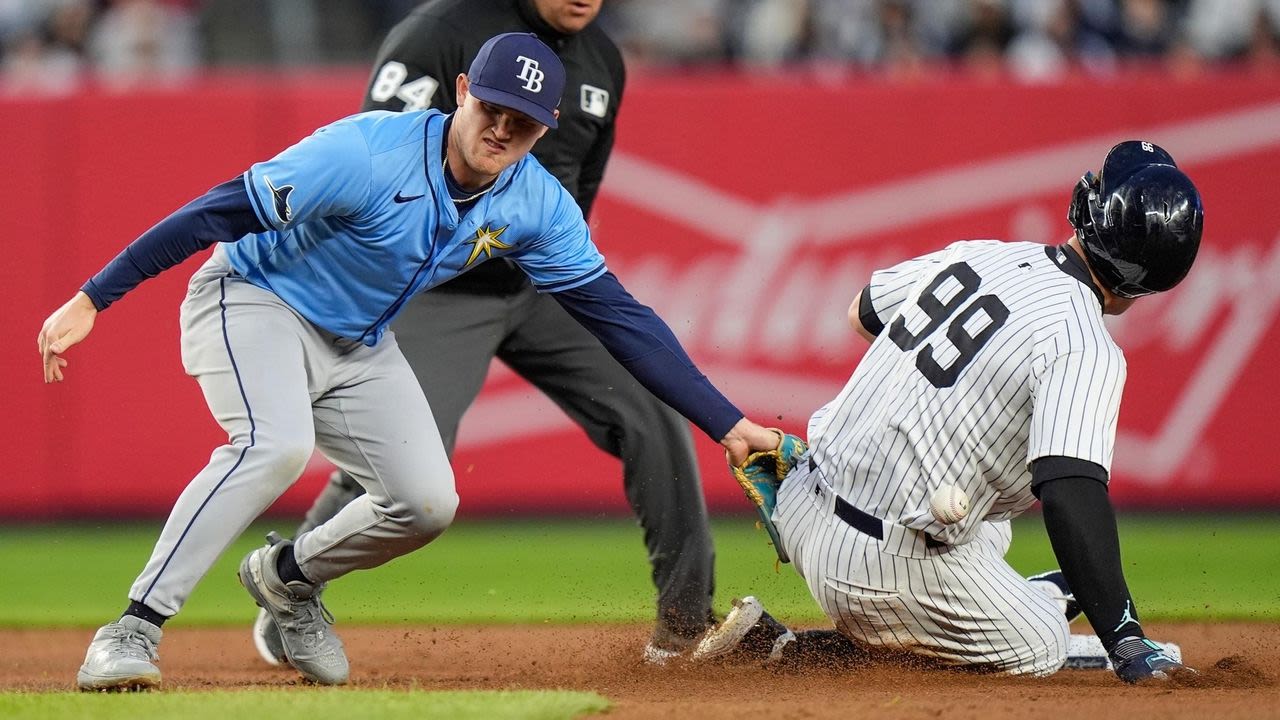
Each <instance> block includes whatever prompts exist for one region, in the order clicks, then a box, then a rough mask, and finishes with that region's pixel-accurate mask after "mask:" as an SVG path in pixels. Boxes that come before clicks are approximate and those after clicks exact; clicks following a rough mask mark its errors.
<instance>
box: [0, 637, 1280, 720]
mask: <svg viewBox="0 0 1280 720" xmlns="http://www.w3.org/2000/svg"><path fill="white" fill-rule="evenodd" d="M339 630H340V632H341V633H342V637H343V640H344V641H345V642H346V644H347V648H348V654H349V655H350V657H351V664H352V684H353V685H355V686H357V687H361V686H362V687H391V688H410V687H414V688H421V689H504V688H505V689H536V688H563V689H571V690H592V691H596V692H599V693H600V694H602V695H604V696H606V697H608V698H610V699H611V700H612V701H613V702H614V703H615V704H616V705H615V707H614V709H613V710H612V711H610V712H609V717H611V718H664V720H673V719H675V718H686V717H693V718H697V719H698V720H711V719H713V718H733V719H734V720H742V718H748V717H750V718H768V719H769V720H773V719H774V718H797V717H802V718H818V717H833V718H834V717H840V718H848V717H876V718H946V719H947V720H953V719H955V718H970V717H973V718H977V717H981V718H983V719H984V720H1000V719H1002V718H1025V717H1032V716H1039V717H1045V718H1067V717H1089V718H1094V719H1096V720H1100V719H1101V718H1107V717H1137V716H1143V717H1159V718H1207V717H1213V718H1280V685H1278V684H1277V681H1278V680H1280V624H1250V623H1234V624H1225V623H1224V624H1166V625H1161V626H1156V627H1154V628H1152V630H1153V635H1154V636H1155V637H1158V638H1161V639H1170V640H1173V641H1175V642H1178V643H1179V644H1180V645H1182V647H1183V651H1184V654H1185V657H1186V660H1187V661H1188V662H1189V663H1190V664H1191V665H1193V666H1195V667H1197V668H1199V669H1200V670H1202V671H1203V675H1202V676H1201V677H1200V678H1199V679H1198V682H1197V683H1196V686H1194V687H1178V688H1170V687H1167V686H1164V687H1139V688H1133V687H1128V686H1125V685H1123V684H1121V683H1120V682H1119V681H1118V680H1116V679H1115V677H1114V676H1113V675H1112V674H1111V673H1109V672H1104V671H1083V670H1081V671H1065V672H1061V673H1058V674H1057V675H1055V676H1053V677H1050V678H1043V679H1023V678H1005V677H997V676H976V675H972V674H968V673H958V672H946V671H927V670H911V669H904V668H900V667H885V666H878V667H864V668H859V669H857V670H855V671H848V672H840V673H836V672H830V671H815V672H810V673H806V674H791V673H778V672H776V671H773V670H768V669H763V668H759V667H714V668H713V667H692V666H688V665H676V666H673V667H668V668H651V667H648V666H645V665H643V664H642V663H641V662H640V660H639V651H640V648H641V647H642V646H643V643H644V641H645V639H646V628H642V627H634V626H630V627H629V626H573V627H564V626H553V625H539V626H515V627H512V626H502V627H448V626H441V627H377V628H371V627H350V626H345V627H344V626H339ZM91 636H92V631H89V630H0V647H3V648H5V650H6V652H5V653H3V654H2V655H0V689H4V690H14V689H20V690H28V691H52V690H67V689H70V688H71V687H72V686H73V684H74V679H75V671H76V668H77V667H78V666H79V664H80V661H81V659H82V658H83V653H84V649H85V646H86V645H87V643H88V641H89V638H90V637H91ZM161 657H162V662H161V669H162V670H163V672H164V676H165V679H164V682H165V687H166V688H182V689H202V690H203V689H208V690H215V689H222V688H237V687H248V686H272V687H279V686H296V687H298V688H299V691H300V692H306V691H308V688H306V687H305V686H304V685H303V684H302V683H301V682H299V681H298V676H297V675H296V673H294V672H293V671H291V670H278V669H272V668H268V667H267V666H265V665H264V664H262V663H261V661H259V660H258V657H257V655H256V653H255V652H254V650H253V647H252V645H251V642H250V639H249V635H248V632H247V628H246V629H216V630H209V629H190V628H184V627H181V626H178V627H174V628H172V629H170V630H168V631H167V633H166V637H165V641H164V645H163V646H162V649H161Z"/></svg>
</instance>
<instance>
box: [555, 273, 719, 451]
mask: <svg viewBox="0 0 1280 720" xmlns="http://www.w3.org/2000/svg"><path fill="white" fill-rule="evenodd" d="M552 297H554V298H555V299H556V300H558V301H559V302H560V304H561V305H562V306H563V307H564V309H565V310H567V311H568V312H569V314H570V315H572V316H573V318H574V319H575V320H577V321H578V322H579V323H581V324H582V326H583V327H585V328H586V329H587V330H589V331H590V332H591V334H592V335H595V336H596V337H597V338H598V339H599V340H600V344H601V345H604V347H605V349H606V350H608V351H609V354H610V355H612V356H613V357H614V358H616V359H617V360H618V362H619V363H620V364H621V365H622V367H624V368H626V369H627V371H628V372H630V373H631V374H632V375H633V376H635V378H636V379H637V380H639V381H640V384H641V385H644V386H645V387H646V388H648V390H649V392H651V393H653V394H654V396H655V397H657V398H658V399H659V400H661V401H663V402H664V403H666V404H667V405H670V406H671V407H672V408H673V409H674V410H675V411H676V412H678V413H680V414H681V415H683V416H685V417H686V418H688V419H689V420H690V421H692V422H693V424H694V425H697V426H698V427H699V428H700V429H701V430H702V431H703V432H705V433H706V434H707V435H708V436H710V437H711V439H712V440H715V441H716V442H719V441H720V440H722V439H723V438H724V436H725V435H727V434H729V430H731V429H732V428H733V426H734V425H736V424H737V423H738V421H739V420H741V419H742V418H743V414H742V412H741V411H739V410H738V408H736V407H734V406H733V403H731V402H729V400H728V399H727V398H725V396H724V395H722V394H720V391H719V390H717V389H716V388H715V386H714V385H712V384H711V381H710V380H707V378H706V376H705V375H703V374H702V372H701V371H699V370H698V368H697V366H695V365H694V364H693V361H692V360H690V359H689V356H688V355H687V354H685V351H684V348H682V347H681V346H680V341H679V340H677V339H676V337H675V335H674V334H673V333H672V332H671V328H669V327H667V324H666V323H664V322H663V321H662V319H661V318H659V317H658V316H657V315H656V314H654V312H653V310H651V309H649V308H648V307H646V306H644V305H641V304H640V303H639V302H637V301H636V299H635V298H633V297H631V294H630V293H628V292H627V291H626V289H625V288H623V287H622V284H621V283H620V282H618V278H616V277H614V275H613V273H609V272H606V273H605V274H604V275H601V276H600V277H598V278H596V279H595V280H592V281H591V282H588V283H585V284H583V285H580V286H578V287H576V288H573V289H572V290H564V291H561V292H557V293H552Z"/></svg>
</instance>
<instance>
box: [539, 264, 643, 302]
mask: <svg viewBox="0 0 1280 720" xmlns="http://www.w3.org/2000/svg"><path fill="white" fill-rule="evenodd" d="M603 269H604V263H603V262H602V263H600V264H599V265H596V266H595V267H593V268H591V269H590V270H588V271H586V272H584V273H582V274H581V275H579V276H577V277H574V278H570V279H568V280H561V281H559V282H553V283H549V284H547V285H535V286H534V287H535V288H537V289H538V292H544V293H553V292H558V291H560V290H561V289H563V288H567V287H572V286H573V285H574V284H575V283H580V284H585V283H582V278H584V277H591V276H592V275H597V274H599V273H600V271H601V270H603ZM614 279H615V280H616V279H617V278H614ZM619 287H621V286H619ZM624 292H625V291H624ZM628 297H630V296H628Z"/></svg>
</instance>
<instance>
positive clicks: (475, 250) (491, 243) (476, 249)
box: [463, 225, 511, 267]
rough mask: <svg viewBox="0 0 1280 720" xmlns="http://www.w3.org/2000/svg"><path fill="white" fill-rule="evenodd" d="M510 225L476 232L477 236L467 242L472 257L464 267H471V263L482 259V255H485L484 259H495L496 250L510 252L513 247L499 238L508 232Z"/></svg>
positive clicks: (481, 229)
mask: <svg viewBox="0 0 1280 720" xmlns="http://www.w3.org/2000/svg"><path fill="white" fill-rule="evenodd" d="M508 227H510V226H508V225H503V226H502V227H500V228H498V229H497V230H491V229H489V227H488V226H485V227H484V228H480V229H477V230H476V236H475V237H474V238H472V239H470V240H468V241H467V242H468V243H469V244H470V245H471V255H470V257H468V258H467V262H466V264H465V265H463V267H471V263H473V262H475V261H476V258H478V257H480V253H484V258H485V259H486V260H488V259H489V258H491V257H493V251H494V250H510V249H511V246H510V245H508V244H506V243H504V242H502V241H501V240H499V239H498V238H499V237H500V236H501V235H502V233H504V232H506V231H507V228H508Z"/></svg>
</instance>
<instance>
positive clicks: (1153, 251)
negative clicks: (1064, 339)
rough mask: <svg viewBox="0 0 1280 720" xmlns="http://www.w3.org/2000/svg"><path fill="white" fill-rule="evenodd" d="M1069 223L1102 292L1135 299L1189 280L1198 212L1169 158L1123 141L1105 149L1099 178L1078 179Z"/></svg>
mask: <svg viewBox="0 0 1280 720" xmlns="http://www.w3.org/2000/svg"><path fill="white" fill-rule="evenodd" d="M1067 220H1068V221H1070V223H1071V226H1072V227H1073V228H1075V231H1076V237H1078V238H1079V239H1080V244H1081V245H1082V246H1083V247H1084V253H1085V256H1086V258H1087V259H1088V261H1089V266H1090V267H1091V268H1093V271H1094V273H1095V274H1097V276H1098V278H1099V279H1100V280H1101V281H1102V282H1103V284H1104V285H1106V286H1107V289H1108V290H1110V291H1111V292H1113V293H1115V294H1116V295H1119V296H1120V297H1125V298H1134V297H1141V296H1143V295H1150V294H1151V293H1157V292H1163V291H1165V290H1169V289H1170V288H1172V287H1173V286H1175V285H1177V284H1178V283H1179V282H1181V281H1182V279H1183V278H1184V277H1186V276H1187V273H1188V272H1190V270H1191V264H1192V263H1193V262H1195V259H1196V251H1197V250H1198V249H1199V247H1200V235H1201V233H1202V232H1203V230H1204V207H1203V205H1202V204H1201V202H1200V193H1199V191H1198V190H1196V186H1195V185H1194V184H1193V183H1192V182H1191V179H1190V178H1188V177H1187V176H1186V175H1185V174H1184V173H1183V172H1182V171H1181V170H1179V169H1178V166H1177V165H1176V164H1175V163H1174V162H1173V157H1171V156H1170V155H1169V153H1167V152H1165V151H1164V149H1163V148H1161V147H1159V146H1158V145H1154V144H1152V143H1149V142H1143V141H1140V140H1128V141H1125V142H1122V143H1120V144H1119V145H1116V146H1115V147H1113V148H1111V151H1110V152H1109V153H1107V158H1106V160H1104V161H1103V163H1102V171H1101V172H1100V173H1099V174H1098V175H1094V174H1093V173H1092V172H1089V173H1085V175H1084V177H1082V178H1081V179H1080V182H1079V183H1078V184H1077V185H1076V188H1075V191H1074V192H1073V193H1072V196H1071V207H1070V209H1069V210H1068V211H1067Z"/></svg>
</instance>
